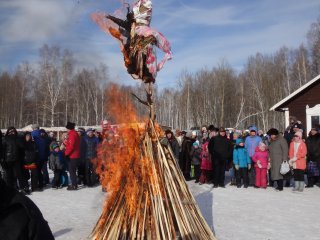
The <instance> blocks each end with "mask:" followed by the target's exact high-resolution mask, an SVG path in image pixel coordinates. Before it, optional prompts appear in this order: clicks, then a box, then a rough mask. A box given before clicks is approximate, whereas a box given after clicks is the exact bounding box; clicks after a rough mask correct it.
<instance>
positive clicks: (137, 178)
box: [94, 85, 160, 228]
mask: <svg viewBox="0 0 320 240" xmlns="http://www.w3.org/2000/svg"><path fill="white" fill-rule="evenodd" d="M107 96H109V99H108V102H107V104H106V105H107V108H108V111H109V113H110V114H111V118H112V119H113V120H114V121H115V123H117V124H119V125H118V136H112V135H111V136H110V134H109V132H108V131H106V132H104V140H103V142H102V144H101V145H100V146H99V148H98V156H97V158H96V159H95V160H94V163H95V165H96V172H97V174H98V175H99V176H100V182H101V184H102V187H103V188H104V189H106V191H107V193H108V194H107V198H106V201H105V205H104V208H103V213H102V215H101V217H100V219H99V221H98V224H97V227H98V228H99V227H101V228H102V227H103V226H104V224H105V223H106V221H108V219H110V217H112V216H109V213H110V212H111V211H112V210H113V208H114V205H115V202H117V201H118V200H119V198H123V200H122V201H123V208H124V209H125V211H126V213H127V214H128V216H129V218H128V222H130V218H133V217H134V216H136V214H137V212H138V211H143V210H144V207H145V206H142V204H141V197H142V196H144V197H146V194H147V191H146V188H144V187H143V186H146V185H148V184H150V181H153V177H152V176H151V174H150V173H151V172H152V171H151V169H150V168H151V166H150V159H149V158H148V157H147V156H143V153H142V151H141V139H142V138H143V136H144V134H145V131H146V130H145V129H146V124H147V123H146V122H144V123H141V119H138V117H137V114H136V110H135V108H134V106H133V104H132V102H131V101H124V99H126V98H127V97H128V96H127V94H125V93H123V92H122V91H120V90H119V88H118V87H117V86H116V85H112V86H111V87H110V88H109V89H108V92H107ZM158 129H160V128H158ZM121 194H124V196H120V195H121ZM146 204H148V205H149V204H150V202H149V201H147V203H146ZM142 221H143V219H141V222H142Z"/></svg>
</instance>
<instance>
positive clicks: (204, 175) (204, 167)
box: [199, 133, 212, 184]
mask: <svg viewBox="0 0 320 240" xmlns="http://www.w3.org/2000/svg"><path fill="white" fill-rule="evenodd" d="M208 145H209V138H208V133H203V135H202V147H201V166H200V169H201V176H200V180H199V182H200V184H203V183H207V182H209V180H210V174H211V171H212V163H211V158H210V154H209V149H208Z"/></svg>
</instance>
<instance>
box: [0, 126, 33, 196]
mask: <svg viewBox="0 0 320 240" xmlns="http://www.w3.org/2000/svg"><path fill="white" fill-rule="evenodd" d="M2 153H3V160H2V163H1V166H2V168H3V170H4V175H5V176H4V179H5V182H6V183H7V185H8V186H11V187H17V186H16V184H17V179H18V182H19V187H18V188H19V189H20V191H22V192H24V193H29V191H28V188H27V179H26V178H25V176H24V174H23V168H22V166H23V158H22V157H23V155H22V154H23V144H22V140H21V139H19V137H18V133H17V130H16V129H15V128H14V127H9V128H8V129H7V132H6V134H5V137H4V139H3V143H2Z"/></svg>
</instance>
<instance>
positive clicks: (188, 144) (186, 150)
mask: <svg viewBox="0 0 320 240" xmlns="http://www.w3.org/2000/svg"><path fill="white" fill-rule="evenodd" d="M194 141H195V139H192V135H191V133H190V132H188V133H187V134H186V136H184V138H183V140H182V145H181V153H180V156H179V165H180V169H181V171H182V173H183V175H184V178H185V179H186V181H189V180H191V176H190V171H191V160H192V157H191V154H190V153H191V148H192V144H193V143H194Z"/></svg>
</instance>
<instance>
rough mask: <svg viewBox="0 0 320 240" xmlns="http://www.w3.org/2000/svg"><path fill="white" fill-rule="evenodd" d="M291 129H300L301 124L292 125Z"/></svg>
mask: <svg viewBox="0 0 320 240" xmlns="http://www.w3.org/2000/svg"><path fill="white" fill-rule="evenodd" d="M292 128H298V129H302V125H301V123H298V122H296V123H295V124H293V126H292Z"/></svg>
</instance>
